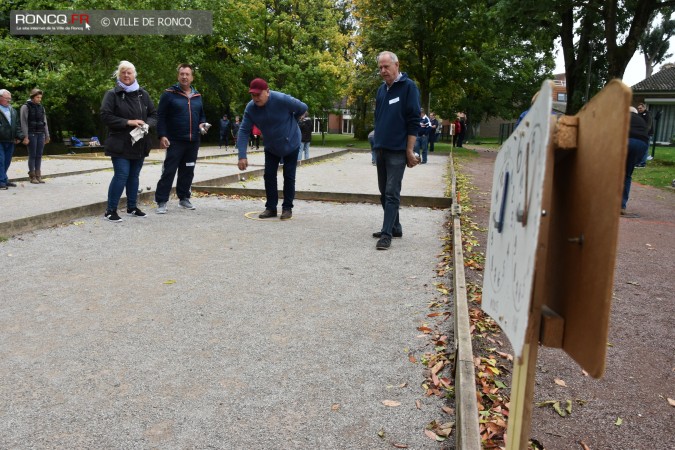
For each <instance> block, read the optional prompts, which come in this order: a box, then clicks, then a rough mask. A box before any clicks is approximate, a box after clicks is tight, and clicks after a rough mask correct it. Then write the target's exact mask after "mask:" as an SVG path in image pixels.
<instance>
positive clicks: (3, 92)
mask: <svg viewBox="0 0 675 450" xmlns="http://www.w3.org/2000/svg"><path fill="white" fill-rule="evenodd" d="M5 94H11V93H10V92H9V91H8V90H7V89H0V97H1V96H3V95H5Z"/></svg>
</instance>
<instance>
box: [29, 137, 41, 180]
mask: <svg viewBox="0 0 675 450" xmlns="http://www.w3.org/2000/svg"><path fill="white" fill-rule="evenodd" d="M28 141H29V143H28V170H30V171H33V170H40V168H41V167H42V153H43V152H44V149H45V134H44V133H28Z"/></svg>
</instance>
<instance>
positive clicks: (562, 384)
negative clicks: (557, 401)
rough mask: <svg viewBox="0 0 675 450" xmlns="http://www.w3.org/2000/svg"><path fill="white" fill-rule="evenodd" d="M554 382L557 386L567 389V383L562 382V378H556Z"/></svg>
mask: <svg viewBox="0 0 675 450" xmlns="http://www.w3.org/2000/svg"><path fill="white" fill-rule="evenodd" d="M553 381H555V384H557V385H558V386H562V387H567V383H565V382H564V381H563V380H561V379H560V378H556V379H555V380H553Z"/></svg>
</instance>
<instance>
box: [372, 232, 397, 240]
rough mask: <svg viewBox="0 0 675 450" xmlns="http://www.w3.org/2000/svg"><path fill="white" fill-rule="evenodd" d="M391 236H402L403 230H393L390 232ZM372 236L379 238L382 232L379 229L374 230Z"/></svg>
mask: <svg viewBox="0 0 675 450" xmlns="http://www.w3.org/2000/svg"><path fill="white" fill-rule="evenodd" d="M392 236H394V237H403V231H393V232H392ZM373 237H374V238H377V239H379V238H381V237H382V232H381V231H376V232H375V233H373Z"/></svg>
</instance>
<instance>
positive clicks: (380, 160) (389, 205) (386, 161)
mask: <svg viewBox="0 0 675 450" xmlns="http://www.w3.org/2000/svg"><path fill="white" fill-rule="evenodd" d="M407 161H408V159H407V157H406V152H405V150H403V151H394V150H382V149H381V150H377V185H378V187H379V188H380V203H381V204H382V209H384V220H383V221H382V230H380V231H381V232H382V234H383V235H385V234H386V235H388V236H389V237H391V236H393V232H394V231H396V232H397V233H398V232H401V233H402V232H403V227H402V226H401V222H399V220H398V209H399V206H400V205H401V185H402V184H403V173H404V172H405V168H406V163H407Z"/></svg>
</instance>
